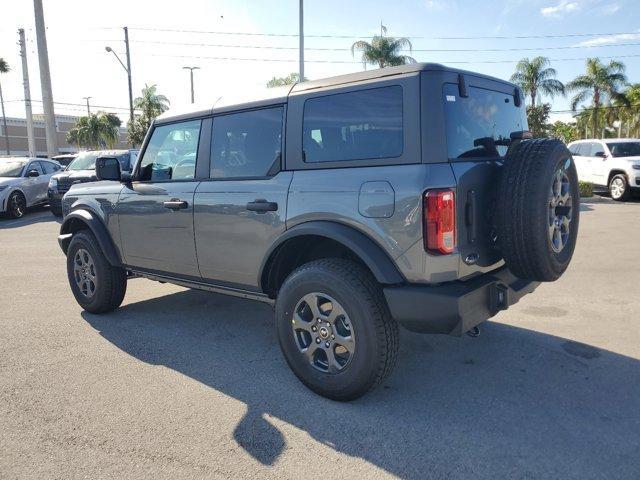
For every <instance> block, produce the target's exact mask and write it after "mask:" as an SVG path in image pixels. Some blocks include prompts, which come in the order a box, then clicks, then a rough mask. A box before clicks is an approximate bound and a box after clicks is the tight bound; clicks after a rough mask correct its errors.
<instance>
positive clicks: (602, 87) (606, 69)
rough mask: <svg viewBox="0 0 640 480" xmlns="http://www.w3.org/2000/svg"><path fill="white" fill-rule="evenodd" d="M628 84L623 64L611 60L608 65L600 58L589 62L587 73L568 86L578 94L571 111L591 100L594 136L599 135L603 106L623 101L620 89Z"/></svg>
mask: <svg viewBox="0 0 640 480" xmlns="http://www.w3.org/2000/svg"><path fill="white" fill-rule="evenodd" d="M626 84H627V76H626V75H625V66H624V64H623V63H622V62H617V61H615V60H611V61H610V62H609V64H608V65H605V64H603V63H602V62H601V61H600V59H598V58H589V59H588V60H587V72H586V73H585V74H584V75H579V76H577V77H576V78H574V79H573V80H572V81H571V82H569V83H568V84H567V89H568V90H570V91H574V92H576V94H575V95H574V97H573V98H572V99H571V109H572V110H573V111H575V110H576V108H577V107H578V104H580V103H582V102H585V101H587V100H589V99H590V100H591V105H592V107H593V110H594V112H593V115H592V123H593V134H594V136H596V135H597V134H598V124H599V117H600V113H599V112H600V108H601V106H602V104H604V103H607V102H611V101H612V100H615V99H621V98H622V95H621V93H620V89H621V88H622V87H623V86H624V85H626Z"/></svg>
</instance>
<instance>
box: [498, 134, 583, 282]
mask: <svg viewBox="0 0 640 480" xmlns="http://www.w3.org/2000/svg"><path fill="white" fill-rule="evenodd" d="M496 213H497V221H496V227H497V233H498V245H499V247H500V250H501V252H502V255H503V257H504V261H505V263H506V264H507V266H508V267H509V269H510V270H511V271H512V272H513V274H514V275H516V276H517V277H520V278H524V279H528V280H536V281H540V282H550V281H554V280H557V279H558V278H559V277H560V275H562V274H563V273H564V271H565V270H566V268H567V266H568V265H569V262H570V261H571V257H572V255H573V250H574V248H575V246H576V237H577V235H578V223H579V218H580V197H579V193H578V176H577V173H576V167H575V165H574V163H573V158H572V157H571V153H570V152H569V150H568V149H567V147H566V146H565V145H564V144H563V143H562V142H561V141H559V140H552V139H545V138H539V139H534V140H524V141H521V142H519V143H518V144H517V145H514V146H512V147H511V148H510V149H509V152H508V154H507V156H506V158H505V164H504V168H503V169H502V178H501V181H500V187H499V191H498V204H497V212H496Z"/></svg>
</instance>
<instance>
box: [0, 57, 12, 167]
mask: <svg viewBox="0 0 640 480" xmlns="http://www.w3.org/2000/svg"><path fill="white" fill-rule="evenodd" d="M9 70H11V69H10V68H9V64H8V63H7V61H6V60H5V59H4V58H2V57H0V74H2V73H9ZM0 105H1V106H2V123H3V125H4V140H5V143H6V145H5V146H6V147H7V155H11V149H10V148H9V132H8V131H7V116H6V115H5V113H4V98H3V97H2V83H1V82H0Z"/></svg>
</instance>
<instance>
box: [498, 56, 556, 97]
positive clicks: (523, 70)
mask: <svg viewBox="0 0 640 480" xmlns="http://www.w3.org/2000/svg"><path fill="white" fill-rule="evenodd" d="M550 65H551V62H550V61H549V59H548V58H546V57H535V58H533V59H531V60H529V59H528V58H523V59H522V60H520V61H519V62H518V64H517V65H516V71H515V73H514V74H513V75H511V81H512V82H513V83H515V84H516V85H518V86H519V87H520V88H521V89H522V91H523V92H524V93H525V95H527V96H528V97H529V98H530V99H531V106H532V107H535V106H536V100H537V99H538V98H539V97H540V96H541V95H547V96H549V97H552V98H553V97H554V96H555V95H564V93H565V88H564V85H563V84H562V82H560V81H559V80H556V78H555V77H556V75H557V72H556V70H555V68H551V67H550Z"/></svg>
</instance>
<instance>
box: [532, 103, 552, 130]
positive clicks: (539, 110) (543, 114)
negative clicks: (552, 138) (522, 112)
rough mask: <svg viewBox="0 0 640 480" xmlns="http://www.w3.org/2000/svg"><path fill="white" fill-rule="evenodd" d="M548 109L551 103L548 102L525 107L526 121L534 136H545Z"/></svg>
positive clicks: (549, 109)
mask: <svg viewBox="0 0 640 480" xmlns="http://www.w3.org/2000/svg"><path fill="white" fill-rule="evenodd" d="M550 111H551V105H549V104H548V103H543V104H542V105H538V106H537V107H534V106H532V105H529V106H528V107H527V123H528V124H529V130H531V132H532V133H533V136H534V137H546V136H547V131H548V123H549V112H550Z"/></svg>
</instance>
